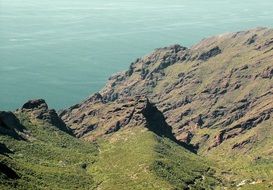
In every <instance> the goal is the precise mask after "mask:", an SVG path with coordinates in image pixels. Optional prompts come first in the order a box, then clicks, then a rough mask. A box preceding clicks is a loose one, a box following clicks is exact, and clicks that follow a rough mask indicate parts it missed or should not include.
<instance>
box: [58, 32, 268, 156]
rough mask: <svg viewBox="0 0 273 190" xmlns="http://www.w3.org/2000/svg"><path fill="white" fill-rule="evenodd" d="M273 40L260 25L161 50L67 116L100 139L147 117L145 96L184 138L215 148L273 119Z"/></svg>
mask: <svg viewBox="0 0 273 190" xmlns="http://www.w3.org/2000/svg"><path fill="white" fill-rule="evenodd" d="M272 39H273V30H271V29H267V28H257V29H254V30H250V31H243V32H237V33H228V34H224V35H219V36H215V37H211V38H208V39H204V40H203V41H201V42H200V43H199V44H197V45H195V46H193V47H191V48H186V47H183V46H180V45H173V46H170V47H166V48H160V49H156V50H155V51H154V52H153V53H152V54H150V55H147V56H145V57H143V58H139V59H137V60H136V61H135V62H133V63H132V64H131V65H130V68H129V70H128V71H126V72H123V73H119V74H117V75H114V76H112V77H110V78H109V82H108V84H107V85H106V87H105V88H103V89H102V90H101V91H100V92H99V93H96V94H95V95H93V96H91V97H90V98H88V99H87V100H86V101H84V102H82V103H80V104H77V105H75V106H72V107H71V108H69V109H67V110H64V111H63V112H62V113H61V114H60V116H61V117H62V119H63V120H64V122H65V123H66V124H67V125H68V126H69V127H71V128H72V129H73V130H74V133H75V134H76V136H78V137H80V138H84V139H86V140H95V139H96V138H98V137H101V136H105V135H109V134H111V133H113V132H116V131H118V130H120V129H122V128H125V127H136V126H141V125H142V124H143V123H144V122H147V120H146V119H147V118H145V117H143V116H144V115H143V114H142V115H141V114H139V113H141V108H140V107H141V106H140V105H142V104H143V100H142V99H141V98H139V97H146V98H148V99H149V102H153V103H154V104H155V106H156V107H157V108H156V109H158V110H159V111H160V112H161V113H162V114H163V117H164V118H165V120H164V122H166V124H167V126H171V128H172V132H173V133H174V135H175V137H176V139H177V140H178V141H180V142H183V143H187V144H188V145H191V146H194V147H195V148H196V149H200V150H202V151H210V150H211V149H213V148H215V147H218V146H219V145H220V144H222V143H223V142H225V141H226V140H228V139H231V138H236V137H240V136H243V134H245V133H248V131H251V129H252V128H255V127H257V126H260V125H261V124H262V123H264V122H265V121H267V120H269V121H272V108H273V101H272V100H273V98H272V97H273V95H272V93H273V91H272V89H273V82H272V72H273V67H272V57H273V51H272V45H273V44H272V43H271V41H272ZM233 146H236V145H235V144H234V145H231V147H233Z"/></svg>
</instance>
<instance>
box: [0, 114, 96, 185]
mask: <svg viewBox="0 0 273 190" xmlns="http://www.w3.org/2000/svg"><path fill="white" fill-rule="evenodd" d="M20 118H21V119H22V122H23V124H24V125H25V126H26V128H27V130H28V131H30V133H31V134H30V137H29V140H28V141H18V140H15V139H13V138H11V137H7V136H0V140H1V142H4V143H5V144H6V145H7V147H8V148H9V149H10V150H12V151H13V152H14V154H10V157H11V159H9V158H7V157H5V156H1V155H0V158H1V161H2V162H5V163H8V165H9V166H10V167H12V168H13V169H14V170H15V171H16V172H17V173H18V174H19V176H21V179H19V180H15V181H12V180H11V181H9V180H1V181H0V189H54V190H57V189H95V186H96V184H95V182H94V180H93V177H92V176H91V175H89V174H88V173H87V172H86V169H84V165H85V164H86V165H87V166H88V165H89V164H92V163H93V162H94V161H95V156H96V154H97V150H96V148H95V146H94V145H92V144H90V143H85V142H82V141H80V140H78V139H76V138H73V137H71V136H69V135H67V134H65V133H64V132H61V131H59V130H57V129H55V128H54V127H52V126H48V125H47V124H43V123H37V121H34V122H33V123H29V121H28V119H27V117H25V116H20Z"/></svg>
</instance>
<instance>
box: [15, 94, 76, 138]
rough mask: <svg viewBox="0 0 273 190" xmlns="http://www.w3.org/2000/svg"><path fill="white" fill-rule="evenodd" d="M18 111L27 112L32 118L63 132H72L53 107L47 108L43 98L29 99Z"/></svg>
mask: <svg viewBox="0 0 273 190" xmlns="http://www.w3.org/2000/svg"><path fill="white" fill-rule="evenodd" d="M18 112H19V113H20V112H22V113H28V114H30V115H31V117H32V118H34V119H38V120H40V121H43V122H46V123H49V124H50V125H53V126H55V127H57V128H58V129H60V130H62V131H64V132H67V133H69V134H72V132H71V129H70V128H68V127H67V126H66V124H65V123H64V122H63V120H62V119H61V118H60V117H59V116H58V114H57V112H56V111H55V110H54V109H49V108H48V105H47V104H46V102H45V100H43V99H37V100H29V101H28V102H26V103H25V104H24V105H23V106H22V108H21V109H20V110H19V111H18Z"/></svg>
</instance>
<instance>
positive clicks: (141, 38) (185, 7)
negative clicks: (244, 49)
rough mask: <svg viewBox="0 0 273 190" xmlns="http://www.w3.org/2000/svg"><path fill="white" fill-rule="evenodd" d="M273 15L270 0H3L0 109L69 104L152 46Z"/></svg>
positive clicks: (267, 20) (185, 41) (268, 21)
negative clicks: (41, 102) (34, 102)
mask: <svg viewBox="0 0 273 190" xmlns="http://www.w3.org/2000/svg"><path fill="white" fill-rule="evenodd" d="M272 18H273V1H272V0H259V1H257V0H240V1H238V0H153V1H152V0H150V1H149V0H54V1H48V0H0V110H14V109H16V108H18V107H20V106H21V105H22V104H23V103H24V102H25V101H27V100H28V99H32V98H44V99H46V101H47V102H48V104H49V105H50V107H53V108H56V109H61V108H65V107H68V106H70V105H72V104H75V103H77V102H79V101H81V100H82V99H84V98H85V97H87V96H88V95H90V94H92V93H94V92H96V91H98V90H99V89H101V88H102V87H103V86H104V84H105V82H106V80H107V78H108V77H109V76H110V75H112V74H113V73H115V72H118V71H122V70H126V69H127V68H128V66H129V64H130V63H131V62H132V61H134V60H135V59H136V58H137V57H140V56H142V55H145V54H148V53H149V52H151V51H152V50H153V49H155V48H158V47H163V46H168V45H171V44H176V43H179V44H181V45H184V46H191V45H193V44H194V43H196V42H198V41H199V40H200V39H202V38H204V37H207V36H211V35H215V34H219V33H223V32H229V31H237V30H244V29H248V28H254V27H257V26H267V27H272V26H273V19H272Z"/></svg>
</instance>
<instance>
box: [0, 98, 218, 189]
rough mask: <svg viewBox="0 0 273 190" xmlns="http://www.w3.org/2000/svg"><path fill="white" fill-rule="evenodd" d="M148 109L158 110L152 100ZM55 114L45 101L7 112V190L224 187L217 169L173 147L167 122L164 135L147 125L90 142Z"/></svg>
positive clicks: (1, 173)
mask: <svg viewBox="0 0 273 190" xmlns="http://www.w3.org/2000/svg"><path fill="white" fill-rule="evenodd" d="M26 105H28V106H26ZM142 106H143V107H142V109H143V110H146V109H153V111H154V109H156V108H155V107H153V105H151V104H150V103H149V102H147V100H145V101H144V100H143V105H142ZM54 112H55V111H54V110H49V109H48V107H47V105H46V103H45V101H44V100H31V101H29V102H27V103H26V104H24V106H23V107H22V109H18V110H17V111H16V112H15V114H13V113H11V112H1V114H0V116H1V117H0V121H1V123H0V129H1V135H0V141H1V146H0V148H1V149H0V150H1V151H0V178H1V181H0V188H1V189H22V190H25V189H54V190H55V189H159V188H160V189H175V188H179V189H181V188H182V189H188V188H191V189H194V188H197V189H200V188H206V189H213V188H214V187H216V186H219V184H221V182H220V180H218V179H217V177H216V171H215V169H213V167H214V166H213V164H211V163H210V162H209V161H206V160H204V159H203V158H201V157H199V156H197V155H195V154H193V153H192V152H190V151H188V150H186V149H184V148H183V147H181V146H180V145H178V144H177V143H175V142H173V140H174V136H173V135H172V133H170V131H169V130H170V128H164V127H165V125H166V124H164V122H163V121H162V122H163V124H164V125H162V132H161V133H158V135H157V134H156V133H154V132H150V131H148V130H147V128H149V127H150V126H151V125H150V123H149V122H145V126H146V127H147V128H145V127H144V123H143V126H141V125H139V126H137V127H133V128H127V130H122V131H121V132H119V133H114V134H112V135H110V136H108V137H107V138H100V139H97V141H96V142H94V143H90V142H84V141H82V140H79V139H77V138H75V137H73V136H72V135H71V132H70V129H69V128H67V127H66V125H64V123H63V122H57V121H60V118H58V117H56V115H55V114H54ZM155 113H156V112H155ZM152 115H153V114H152ZM42 116H43V117H42ZM45 116H46V117H45ZM139 116H140V115H139ZM143 118H144V116H143ZM159 118H160V115H159ZM152 127H155V126H152ZM159 127H160V126H159ZM10 131H12V132H10Z"/></svg>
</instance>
